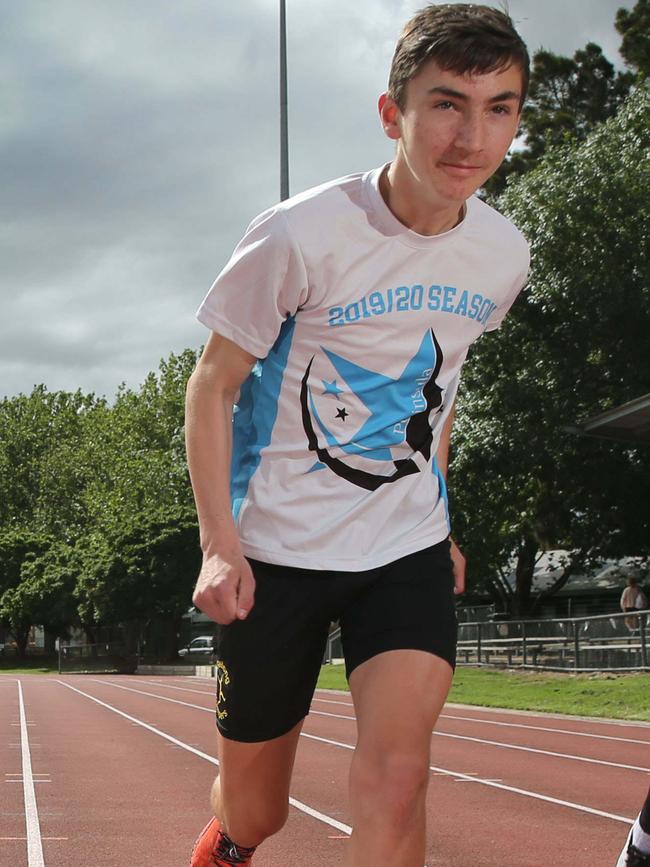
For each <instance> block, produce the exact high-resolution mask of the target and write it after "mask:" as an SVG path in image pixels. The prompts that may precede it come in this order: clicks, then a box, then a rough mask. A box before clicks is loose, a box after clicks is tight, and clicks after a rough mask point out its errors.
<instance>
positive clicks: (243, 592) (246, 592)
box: [237, 561, 255, 620]
mask: <svg viewBox="0 0 650 867" xmlns="http://www.w3.org/2000/svg"><path fill="white" fill-rule="evenodd" d="M254 602H255V579H254V578H253V572H252V570H251V567H250V566H249V565H248V563H247V562H246V561H244V566H242V570H241V574H240V576H239V593H238V596H237V617H238V618H239V620H245V619H246V617H248V614H249V612H250V610H251V608H252V607H253V604H254Z"/></svg>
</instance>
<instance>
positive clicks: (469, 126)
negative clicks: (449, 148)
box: [455, 114, 484, 153]
mask: <svg viewBox="0 0 650 867" xmlns="http://www.w3.org/2000/svg"><path fill="white" fill-rule="evenodd" d="M483 139H484V129H483V122H482V118H480V117H478V116H477V115H475V114H471V115H470V114H468V115H465V116H464V117H463V118H462V120H461V123H460V124H459V126H458V129H457V130H456V141H455V145H456V147H457V148H460V149H462V150H464V151H467V152H468V153H476V152H477V151H480V150H482V148H483Z"/></svg>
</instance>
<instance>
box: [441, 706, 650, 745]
mask: <svg viewBox="0 0 650 867" xmlns="http://www.w3.org/2000/svg"><path fill="white" fill-rule="evenodd" d="M440 719H453V720H462V721H463V722H474V723H481V725H490V726H504V727H506V728H515V729H532V730H533V731H536V732H550V733H551V734H560V735H575V736H576V737H578V738H596V739H598V740H601V741H622V742H623V743H625V744H641V745H642V746H646V747H650V741H644V740H637V739H636V738H620V737H617V736H616V735H598V734H595V733H594V732H576V731H573V730H572V729H556V728H552V727H551V726H533V725H527V724H526V723H509V722H500V721H498V720H493V719H476V717H472V716H456V715H454V714H449V713H444V714H440Z"/></svg>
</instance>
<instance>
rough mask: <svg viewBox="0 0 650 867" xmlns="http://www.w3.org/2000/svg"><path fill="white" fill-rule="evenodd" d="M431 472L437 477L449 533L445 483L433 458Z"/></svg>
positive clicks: (449, 521) (449, 525)
mask: <svg viewBox="0 0 650 867" xmlns="http://www.w3.org/2000/svg"><path fill="white" fill-rule="evenodd" d="M433 472H434V473H435V474H436V476H437V477H438V489H439V490H440V496H441V497H442V499H443V500H444V501H445V515H446V516H447V526H448V527H449V532H450V533H451V519H450V517H449V498H448V497H447V483H446V482H445V477H444V476H443V474H442V473H441V472H440V467H439V466H438V461H437V459H436V458H435V457H434V459H433Z"/></svg>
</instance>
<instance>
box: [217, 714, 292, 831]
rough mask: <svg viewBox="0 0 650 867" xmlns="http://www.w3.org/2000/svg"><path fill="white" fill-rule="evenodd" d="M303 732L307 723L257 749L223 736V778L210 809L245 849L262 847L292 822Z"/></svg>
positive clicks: (221, 737)
mask: <svg viewBox="0 0 650 867" xmlns="http://www.w3.org/2000/svg"><path fill="white" fill-rule="evenodd" d="M301 729H302V722H300V723H298V725H296V726H295V727H294V728H293V729H291V731H290V732H288V733H287V734H285V735H282V736H281V737H278V738H274V739H273V740H270V741H263V742H261V743H252V744H249V743H241V742H239V741H233V740H228V739H227V738H224V737H223V736H222V735H219V736H218V737H219V744H218V752H219V776H218V777H217V778H216V780H215V781H214V784H213V786H212V792H211V796H210V803H211V806H212V810H213V812H214V814H215V816H217V818H218V819H219V820H220V823H221V826H222V828H223V829H224V830H225V832H226V833H227V834H228V836H229V837H230V839H231V840H233V841H234V842H235V843H237V844H238V845H239V846H245V847H250V846H258V845H259V844H260V843H261V842H262V841H263V840H265V839H266V838H267V837H270V836H271V835H272V834H275V833H277V832H278V831H279V830H280V829H281V828H282V826H283V825H284V823H285V822H286V820H287V813H288V807H289V785H290V782H291V772H292V770H293V764H294V759H295V755H296V747H297V746H298V738H299V737H300V730H301Z"/></svg>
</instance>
